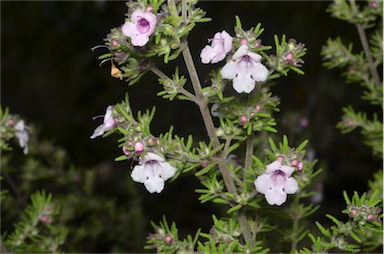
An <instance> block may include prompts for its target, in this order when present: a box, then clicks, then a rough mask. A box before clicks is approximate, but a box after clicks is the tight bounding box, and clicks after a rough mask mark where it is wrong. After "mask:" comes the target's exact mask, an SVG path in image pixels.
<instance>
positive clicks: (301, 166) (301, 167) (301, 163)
mask: <svg viewBox="0 0 384 254" xmlns="http://www.w3.org/2000/svg"><path fill="white" fill-rule="evenodd" d="M297 168H298V169H299V171H301V170H302V169H303V162H300V163H299V165H297Z"/></svg>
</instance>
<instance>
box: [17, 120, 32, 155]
mask: <svg viewBox="0 0 384 254" xmlns="http://www.w3.org/2000/svg"><path fill="white" fill-rule="evenodd" d="M14 128H15V130H16V131H15V137H16V138H17V139H18V140H19V145H20V147H22V148H24V151H23V152H24V154H27V153H28V139H29V135H28V132H27V126H25V124H24V121H23V120H20V121H19V122H18V123H17V124H16V125H15V127H14Z"/></svg>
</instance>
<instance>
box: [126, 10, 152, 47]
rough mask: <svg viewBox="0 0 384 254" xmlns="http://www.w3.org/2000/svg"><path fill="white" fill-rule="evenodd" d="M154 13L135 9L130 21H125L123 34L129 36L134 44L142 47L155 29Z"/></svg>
mask: <svg viewBox="0 0 384 254" xmlns="http://www.w3.org/2000/svg"><path fill="white" fill-rule="evenodd" d="M156 23H157V20H156V15H155V14H153V13H151V12H149V11H142V10H135V11H134V12H133V13H132V15H131V22H125V24H124V25H123V27H122V31H123V34H124V35H125V36H128V37H130V38H131V42H132V44H133V45H134V46H139V47H142V46H144V45H145V44H147V43H148V41H149V36H150V35H151V34H152V33H153V32H154V31H155V26H156Z"/></svg>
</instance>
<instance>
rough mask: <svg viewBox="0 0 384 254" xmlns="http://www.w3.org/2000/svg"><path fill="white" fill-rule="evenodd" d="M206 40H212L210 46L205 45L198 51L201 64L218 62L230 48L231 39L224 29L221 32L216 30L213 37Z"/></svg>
mask: <svg viewBox="0 0 384 254" xmlns="http://www.w3.org/2000/svg"><path fill="white" fill-rule="evenodd" d="M208 41H211V42H212V43H211V46H209V45H207V46H205V47H204V48H203V50H202V51H201V53H200V57H201V62H202V63H203V64H207V63H209V62H211V63H213V64H214V63H218V62H220V61H221V60H223V59H224V57H225V56H226V55H227V53H228V52H229V51H231V49H232V41H233V39H232V37H231V36H230V35H229V34H228V33H227V32H226V31H225V30H223V31H222V32H221V33H220V32H217V33H216V34H215V36H214V37H213V39H210V40H208Z"/></svg>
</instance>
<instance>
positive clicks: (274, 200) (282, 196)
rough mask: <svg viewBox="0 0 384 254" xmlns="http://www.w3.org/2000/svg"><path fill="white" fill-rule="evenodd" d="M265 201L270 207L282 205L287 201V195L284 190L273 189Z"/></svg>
mask: <svg viewBox="0 0 384 254" xmlns="http://www.w3.org/2000/svg"><path fill="white" fill-rule="evenodd" d="M265 199H266V200H267V202H268V204H270V205H278V206H279V205H281V204H283V203H284V202H285V201H287V194H286V193H285V192H284V191H283V190H282V188H272V189H270V190H269V191H268V192H267V193H266V194H265Z"/></svg>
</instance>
